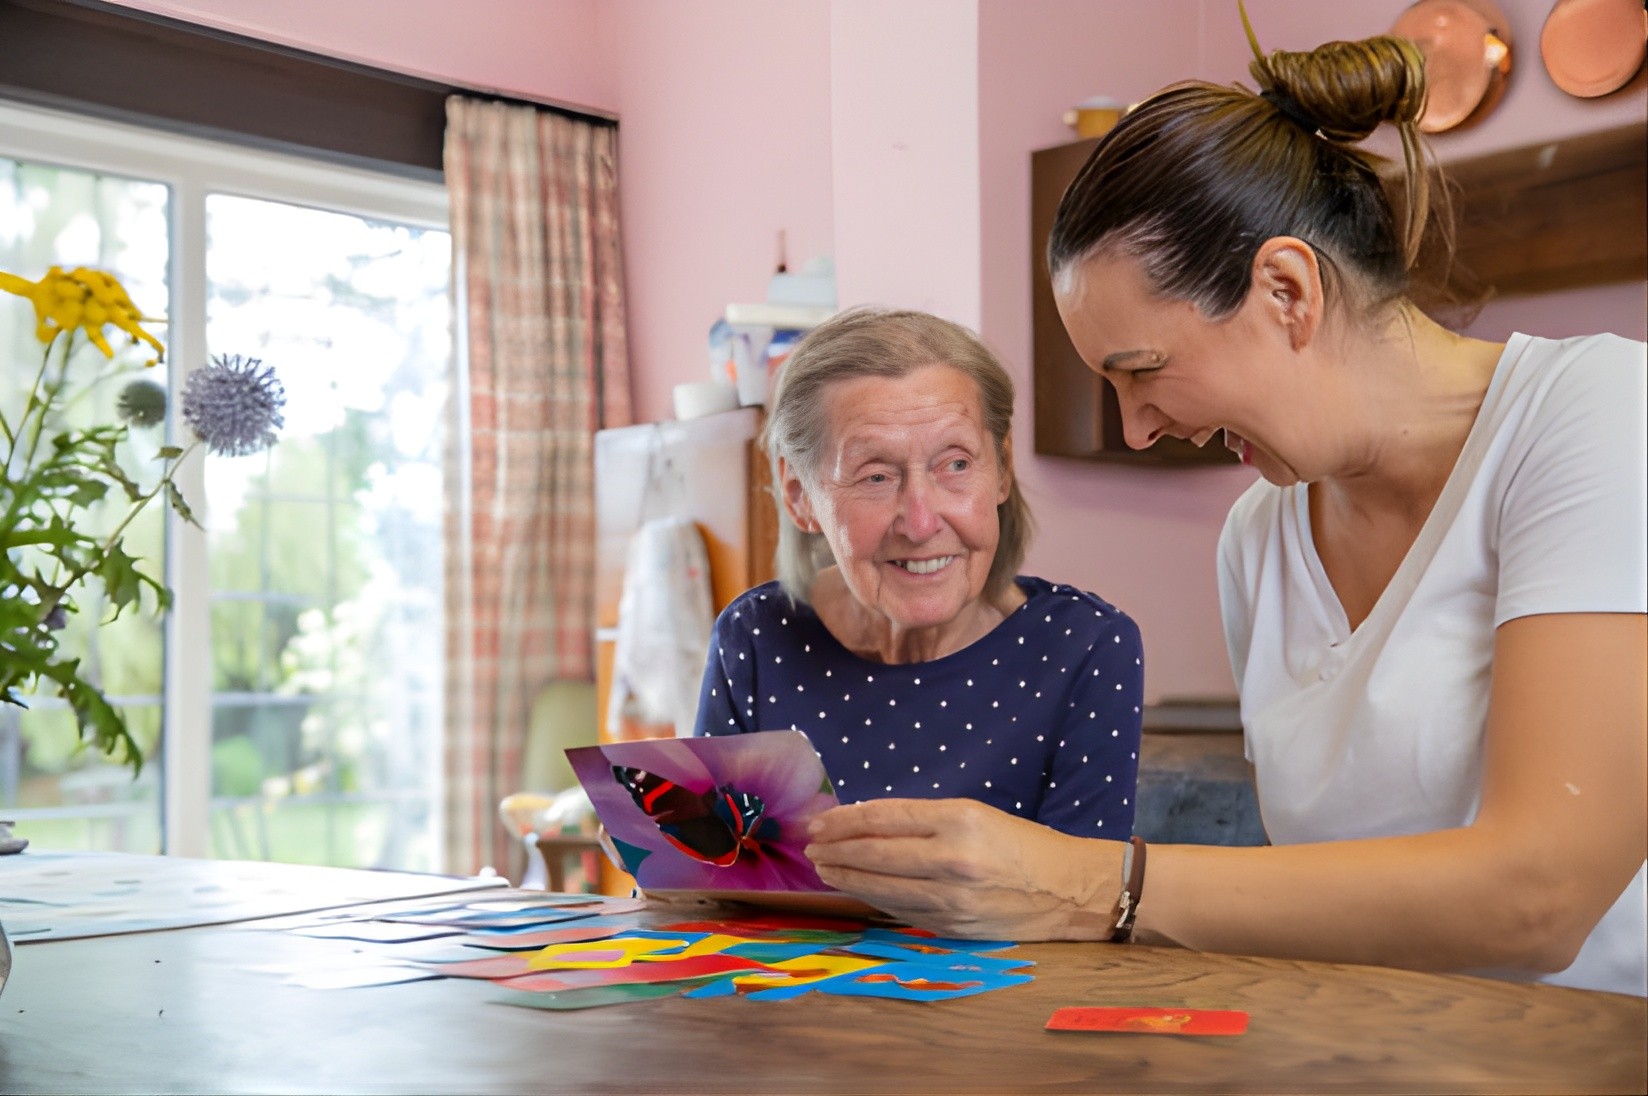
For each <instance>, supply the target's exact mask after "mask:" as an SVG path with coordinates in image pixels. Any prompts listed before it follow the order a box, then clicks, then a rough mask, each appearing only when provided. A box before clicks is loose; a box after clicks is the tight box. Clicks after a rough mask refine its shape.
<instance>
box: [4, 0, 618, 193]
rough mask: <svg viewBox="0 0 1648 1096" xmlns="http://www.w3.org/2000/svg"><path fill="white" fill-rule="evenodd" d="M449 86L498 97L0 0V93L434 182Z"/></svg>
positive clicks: (81, 6)
mask: <svg viewBox="0 0 1648 1096" xmlns="http://www.w3.org/2000/svg"><path fill="white" fill-rule="evenodd" d="M453 94H462V95H469V96H474V97H476V98H485V99H501V98H503V97H501V96H497V95H490V94H487V93H483V92H476V91H472V90H470V89H466V88H459V87H454V86H451V85H447V84H441V83H438V82H436V81H432V80H425V79H421V78H418V77H414V76H407V75H404V74H401V73H395V72H389V71H386V70H383V69H376V68H372V67H370V66H367V65H361V64H357V63H354V62H351V61H344V60H340V59H338V58H333V57H327V56H324V55H322V54H318V53H311V52H308V51H305V50H299V49H295V48H292V47H289V46H282V45H277V44H274V43H270V42H264V41H261V40H259V39H255V38H249V37H246V36H243V35H238V34H231V33H229V32H227V31H221V30H217V29H215V28H211V27H202V26H198V25H196V24H193V23H186V22H182V21H180V20H176V19H169V18H166V17H163V16H158V15H152V14H150V13H147V12H139V11H134V10H132V9H129V8H121V7H116V6H113V5H110V4H105V3H98V2H94V0H0V98H3V99H11V100H14V101H17V102H22V103H28V104H32V105H35V106H41V107H48V108H52V109H57V110H66V111H72V112H74V113H77V114H86V115H90V116H93V117H98V118H104V119H108V120H111V121H116V122H128V123H135V124H138V125H144V126H149V127H152V128H156V129H162V130H166V131H169V132H173V133H181V134H184V135H187V136H192V137H206V138H210V139H213V140H221V141H228V142H231V143H234V144H239V145H245V146H250V147H253V148H261V149H266V150H271V151H276V152H287V153H296V154H298V155H302V156H307V157H310V158H312V159H320V160H324V161H328V162H332V163H338V164H344V165H348V166H351V167H360V168H366V169H368V170H373V171H380V172H388V173H390V174H394V175H400V176H404V177H408V178H415V179H422V180H425V181H431V182H441V181H442V179H443V171H442V163H441V160H442V151H443V147H444V143H445V132H446V100H447V97H448V96H450V95H453ZM505 101H513V102H518V101H519V100H505ZM530 105H531V106H533V107H535V108H537V109H540V110H555V111H557V112H559V113H563V114H568V115H571V116H574V117H579V118H583V119H585V120H588V121H593V122H596V123H602V124H613V120H612V119H611V118H604V117H600V116H598V115H594V114H588V113H584V112H581V111H574V110H570V109H567V108H563V107H560V106H555V105H550V104H544V103H532V104H530Z"/></svg>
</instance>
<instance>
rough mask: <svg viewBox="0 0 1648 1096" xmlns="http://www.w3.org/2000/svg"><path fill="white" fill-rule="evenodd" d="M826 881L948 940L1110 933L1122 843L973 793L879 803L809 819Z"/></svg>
mask: <svg viewBox="0 0 1648 1096" xmlns="http://www.w3.org/2000/svg"><path fill="white" fill-rule="evenodd" d="M808 831H809V834H810V836H811V837H812V844H810V845H808V846H807V855H808V857H810V858H811V859H812V862H813V864H814V865H815V866H816V867H817V868H818V874H819V878H821V879H823V880H824V882H826V883H828V884H829V885H830V886H832V887H835V888H836V889H838V890H841V891H845V892H847V893H848V894H851V895H854V896H856V897H858V898H861V899H863V900H864V901H865V902H868V903H869V904H870V905H872V906H875V907H876V908H877V909H879V910H882V911H884V912H886V913H888V914H891V915H892V916H894V917H897V918H899V919H900V920H903V921H907V922H909V923H910V924H912V925H916V926H919V927H921V928H925V929H930V930H932V931H934V932H938V933H940V934H942V935H946V936H954V937H963V938H971V939H1009V940H1104V939H1108V938H1109V936H1110V929H1111V926H1112V925H1113V924H1114V923H1115V900H1116V898H1117V896H1118V895H1119V894H1120V892H1121V862H1122V852H1123V847H1124V846H1123V845H1122V844H1121V843H1120V842H1115V841H1096V840H1087V839H1084V838H1079V837H1071V836H1069V835H1067V834H1062V833H1059V832H1058V831H1056V830H1052V829H1048V828H1047V827H1045V826H1041V825H1038V824H1037V823H1034V822H1030V821H1026V820H1025V819H1022V818H1015V817H1014V816H1012V815H1010V814H1006V813H1004V812H1002V811H999V810H996V809H995V808H993V807H988V806H985V805H984V804H982V803H979V802H977V801H975V800H971V799H877V800H870V801H868V802H864V803H855V804H852V805H850V806H844V807H835V808H833V809H831V810H829V811H826V812H825V813H824V814H822V815H820V816H819V817H817V818H816V819H814V820H813V821H812V822H811V823H810V824H809V826H808Z"/></svg>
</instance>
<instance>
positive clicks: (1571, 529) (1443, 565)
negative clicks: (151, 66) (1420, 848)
mask: <svg viewBox="0 0 1648 1096" xmlns="http://www.w3.org/2000/svg"><path fill="white" fill-rule="evenodd" d="M1644 350H1645V347H1644V344H1642V343H1639V342H1634V341H1632V340H1629V339H1622V338H1618V337H1616V336H1613V335H1598V336H1590V337H1586V338H1577V339H1568V340H1564V341H1552V340H1549V339H1539V338H1532V337H1530V336H1527V335H1520V334H1519V335H1513V336H1511V338H1510V341H1509V342H1508V343H1507V344H1506V346H1505V351H1504V353H1503V355H1502V356H1501V357H1500V360H1499V364H1498V366H1497V367H1496V369H1495V372H1494V376H1493V380H1492V382H1491V383H1490V384H1489V386H1488V391H1487V394H1486V395H1485V396H1484V398H1483V401H1482V407H1481V410H1480V411H1479V412H1478V413H1477V418H1476V422H1475V424H1474V425H1473V426H1472V428H1471V432H1470V436H1469V437H1468V438H1467V439H1466V441H1465V447H1464V449H1463V451H1462V452H1461V453H1460V455H1459V460H1458V462H1457V464H1456V465H1455V467H1454V469H1453V472H1452V474H1451V475H1450V476H1449V478H1448V481H1447V484H1446V485H1445V486H1444V487H1443V489H1442V494H1441V496H1440V497H1439V498H1438V499H1437V501H1436V505H1435V508H1434V509H1433V510H1432V512H1431V514H1430V516H1429V518H1428V519H1427V520H1426V522H1425V524H1424V527H1423V528H1422V529H1421V530H1420V532H1419V536H1418V538H1417V539H1416V540H1415V541H1414V544H1413V547H1412V548H1410V549H1409V551H1408V554H1407V556H1406V558H1404V559H1403V561H1402V564H1401V566H1400V567H1399V568H1398V569H1397V571H1396V574H1395V576H1394V577H1393V578H1392V579H1391V581H1390V585H1389V586H1388V587H1387V588H1386V589H1385V591H1384V593H1383V594H1382V595H1381V596H1380V598H1379V600H1378V602H1377V604H1375V605H1374V607H1373V610H1372V612H1371V613H1369V614H1368V617H1367V619H1366V620H1364V621H1363V622H1362V623H1361V624H1360V625H1359V626H1358V627H1357V628H1356V630H1355V631H1354V632H1353V631H1351V629H1350V627H1349V623H1348V620H1347V618H1346V616H1345V612H1344V609H1343V607H1342V606H1341V604H1340V602H1339V599H1338V597H1337V595H1336V594H1335V593H1334V591H1333V587H1332V586H1331V585H1330V584H1329V582H1328V579H1327V574H1326V572H1325V571H1324V570H1323V568H1322V563H1321V560H1320V559H1319V558H1318V557H1317V554H1316V549H1315V545H1314V543H1313V542H1312V540H1311V531H1310V511H1309V507H1308V502H1307V491H1306V488H1305V487H1304V486H1303V485H1299V486H1294V487H1276V486H1274V485H1272V484H1270V483H1267V482H1265V481H1262V480H1261V481H1260V482H1258V483H1255V484H1254V485H1253V486H1252V487H1251V488H1250V489H1249V490H1248V491H1247V492H1246V493H1245V494H1244V495H1243V496H1242V497H1241V498H1240V499H1238V500H1237V502H1236V505H1235V506H1234V507H1233V508H1232V509H1231V512H1230V516H1229V518H1228V519H1227V520H1226V523H1225V528H1224V532H1223V534H1222V535H1221V537H1220V541H1219V597H1220V602H1221V605H1222V609H1223V616H1224V628H1225V640H1226V643H1227V644H1228V646H1229V650H1230V661H1231V667H1232V669H1233V670H1234V671H1235V675H1236V685H1237V689H1238V691H1239V692H1240V694H1241V703H1242V724H1243V728H1244V730H1245V732H1246V737H1247V753H1248V758H1249V760H1251V761H1252V762H1253V764H1254V768H1255V773H1256V776H1257V783H1258V793H1259V804H1260V810H1261V813H1262V814H1263V817H1264V823H1265V830H1266V832H1267V833H1268V834H1269V836H1270V839H1271V841H1272V842H1273V843H1275V844H1278V845H1282V844H1293V843H1301V842H1314V841H1331V840H1340V839H1352V838H1360V837H1380V836H1395V835H1400V834H1412V833H1422V832H1429V831H1433V830H1440V829H1450V828H1454V827H1458V826H1463V825H1466V824H1468V823H1469V822H1470V821H1471V820H1472V819H1473V818H1474V817H1475V815H1476V809H1477V805H1478V801H1479V797H1480V795H1481V790H1482V746H1483V737H1484V731H1485V728H1486V721H1487V712H1488V686H1489V676H1490V672H1491V670H1492V661H1493V642H1494V629H1495V628H1497V627H1498V626H1499V625H1500V624H1503V623H1504V622H1505V621H1507V620H1512V619H1515V618H1517V617H1522V616H1530V615H1535V614H1541V613H1590V612H1616V613H1642V612H1648V441H1645V439H1648V361H1645V357H1644ZM1638 821H1639V822H1642V821H1643V820H1641V819H1638ZM1645 902H1648V892H1645V889H1644V873H1643V870H1642V869H1640V868H1639V869H1638V871H1637V874H1636V877H1635V878H1634V879H1633V880H1632V881H1631V883H1630V884H1629V886H1627V887H1626V889H1625V892H1624V893H1623V894H1622V895H1621V896H1620V898H1619V900H1618V901H1617V902H1616V903H1615V904H1614V906H1613V908H1611V909H1610V910H1609V911H1608V913H1607V914H1606V915H1605V916H1604V917H1603V919H1602V921H1601V922H1600V923H1599V924H1598V925H1597V927H1596V929H1595V930H1594V931H1593V932H1592V933H1591V935H1590V937H1589V938H1587V940H1586V943H1585V945H1584V947H1583V948H1582V949H1581V951H1580V954H1579V957H1578V959H1577V960H1576V961H1575V962H1574V964H1573V965H1572V966H1570V967H1569V968H1568V969H1567V970H1565V971H1563V972H1561V973H1560V974H1555V975H1548V976H1545V977H1544V978H1543V979H1542V980H1543V981H1548V982H1555V983H1558V984H1561V985H1571V986H1580V987H1584V988H1588V989H1607V990H1612V991H1614V992H1619V993H1633V994H1637V995H1642V996H1648V915H1645ZM1479 973H1499V972H1479ZM1505 976H1506V977H1525V976H1522V975H1505Z"/></svg>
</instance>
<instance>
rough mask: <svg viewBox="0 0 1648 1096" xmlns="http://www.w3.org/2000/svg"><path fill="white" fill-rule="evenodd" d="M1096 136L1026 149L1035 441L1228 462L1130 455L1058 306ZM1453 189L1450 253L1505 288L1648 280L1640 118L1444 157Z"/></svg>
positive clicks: (1178, 446) (1158, 460)
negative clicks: (1067, 195) (1066, 210)
mask: <svg viewBox="0 0 1648 1096" xmlns="http://www.w3.org/2000/svg"><path fill="white" fill-rule="evenodd" d="M1097 144H1098V139H1097V138H1094V139H1090V140H1085V141H1075V142H1072V143H1070V144H1066V145H1058V146H1055V147H1053V148H1047V149H1041V150H1039V151H1036V152H1032V153H1031V154H1030V271H1031V274H1030V284H1031V295H1032V297H1031V299H1032V313H1031V319H1032V324H1033V326H1034V333H1035V338H1034V360H1033V363H1032V371H1033V373H1034V398H1035V426H1036V434H1035V448H1036V452H1038V453H1044V454H1048V455H1051V456H1061V457H1082V458H1086V459H1089V460H1102V461H1126V462H1131V463H1143V464H1166V465H1174V464H1209V463H1227V462H1230V461H1232V460H1234V459H1235V458H1234V457H1233V456H1232V455H1231V454H1230V453H1229V452H1228V451H1227V450H1226V449H1225V448H1224V446H1222V445H1220V444H1218V442H1217V441H1214V442H1211V443H1209V444H1208V446H1207V447H1206V448H1204V449H1200V450H1198V449H1196V448H1195V447H1194V446H1192V445H1191V444H1190V443H1189V442H1184V441H1179V440H1178V439H1176V438H1164V439H1163V440H1161V441H1159V442H1157V443H1156V444H1155V445H1153V446H1152V447H1151V448H1150V449H1148V450H1145V451H1143V452H1135V451H1133V450H1130V449H1128V448H1127V443H1126V442H1125V441H1124V440H1123V438H1122V429H1121V412H1120V409H1119V407H1118V405H1117V402H1116V394H1115V390H1114V389H1113V388H1111V386H1110V385H1109V383H1108V382H1106V381H1104V380H1102V379H1100V378H1099V377H1098V376H1097V375H1096V374H1094V373H1093V372H1092V371H1091V370H1089V369H1088V368H1087V366H1086V364H1084V363H1083V362H1082V360H1081V358H1080V357H1079V356H1078V355H1077V354H1076V349H1075V347H1074V346H1072V345H1071V344H1070V338H1069V336H1068V335H1066V334H1065V331H1064V325H1063V323H1061V322H1060V320H1059V314H1058V310H1057V309H1056V308H1055V307H1054V304H1053V291H1052V286H1051V284H1050V283H1049V280H1048V276H1047V263H1046V258H1045V256H1046V251H1047V237H1048V233H1049V232H1050V231H1051V229H1052V227H1053V214H1054V213H1055V212H1056V211H1057V209H1058V204H1059V199H1060V198H1061V197H1062V196H1063V194H1064V190H1065V187H1067V186H1068V185H1069V184H1070V180H1071V179H1073V178H1075V175H1076V172H1077V171H1078V170H1080V168H1081V165H1082V164H1083V163H1084V162H1085V161H1086V160H1087V156H1088V154H1089V153H1090V152H1092V150H1093V147H1094V146H1095V145H1097ZM1443 166H1444V170H1445V171H1446V173H1447V175H1448V177H1449V179H1450V181H1451V184H1452V186H1453V187H1454V198H1453V205H1454V215H1455V223H1456V225H1457V237H1456V245H1455V261H1456V262H1457V264H1458V265H1459V266H1460V267H1461V268H1463V269H1464V270H1465V271H1467V272H1469V273H1470V274H1471V275H1473V276H1474V277H1475V278H1476V279H1478V280H1479V281H1480V282H1482V283H1483V284H1484V285H1485V286H1486V287H1488V288H1489V289H1491V290H1492V291H1493V292H1494V293H1497V294H1499V295H1501V296H1522V295H1529V294H1536V293H1550V292H1554V291H1556V290H1562V289H1578V288H1583V287H1586V286H1594V285H1603V284H1607V283H1612V282H1627V281H1642V280H1643V279H1644V278H1645V277H1648V197H1645V195H1648V127H1645V126H1644V124H1643V123H1640V122H1639V123H1635V124H1632V125H1627V126H1621V127H1618V128H1615V129H1610V130H1603V131H1600V132H1596V133H1586V134H1580V135H1577V136H1574V137H1567V138H1563V139H1561V140H1558V141H1548V142H1544V143H1542V144H1537V145H1529V146H1526V147H1524V148H1516V149H1510V150H1507V151H1504V152H1495V153H1489V154H1487V155H1484V156H1479V157H1475V158H1472V159H1467V160H1461V161H1454V162H1448V163H1445V164H1444V165H1443Z"/></svg>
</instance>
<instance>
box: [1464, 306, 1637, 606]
mask: <svg viewBox="0 0 1648 1096" xmlns="http://www.w3.org/2000/svg"><path fill="white" fill-rule="evenodd" d="M1644 349H1645V348H1644V344H1642V343H1639V342H1633V341H1631V340H1627V339H1619V338H1614V337H1611V336H1600V337H1596V338H1591V339H1583V340H1573V341H1571V342H1569V343H1566V344H1564V345H1563V347H1562V350H1561V355H1560V357H1559V359H1558V360H1557V361H1555V362H1553V363H1552V366H1551V370H1552V372H1551V374H1550V376H1551V380H1550V382H1549V384H1548V387H1547V388H1546V389H1545V390H1544V391H1543V392H1542V393H1541V395H1540V398H1539V399H1538V400H1537V401H1536V402H1535V403H1534V404H1533V405H1531V407H1530V410H1529V412H1528V414H1527V415H1526V416H1525V417H1524V418H1523V419H1522V420H1521V421H1520V422H1519V423H1518V424H1517V425H1516V426H1515V428H1514V432H1513V433H1512V435H1511V436H1510V437H1509V438H1508V439H1507V440H1508V444H1509V445H1510V446H1512V447H1514V449H1513V452H1514V450H1520V455H1517V456H1516V459H1515V460H1514V462H1512V461H1507V465H1506V467H1507V469H1508V479H1507V481H1506V484H1505V486H1504V493H1503V496H1502V497H1503V503H1502V505H1501V510H1500V520H1499V577H1498V595H1497V603H1496V607H1495V611H1494V624H1495V626H1496V627H1497V626H1498V625H1500V624H1503V623H1504V622H1505V621H1507V620H1512V619H1515V618H1517V617H1522V616H1532V615H1536V614H1540V613H1605V612H1623V613H1641V612H1648V361H1645V355H1644Z"/></svg>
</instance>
